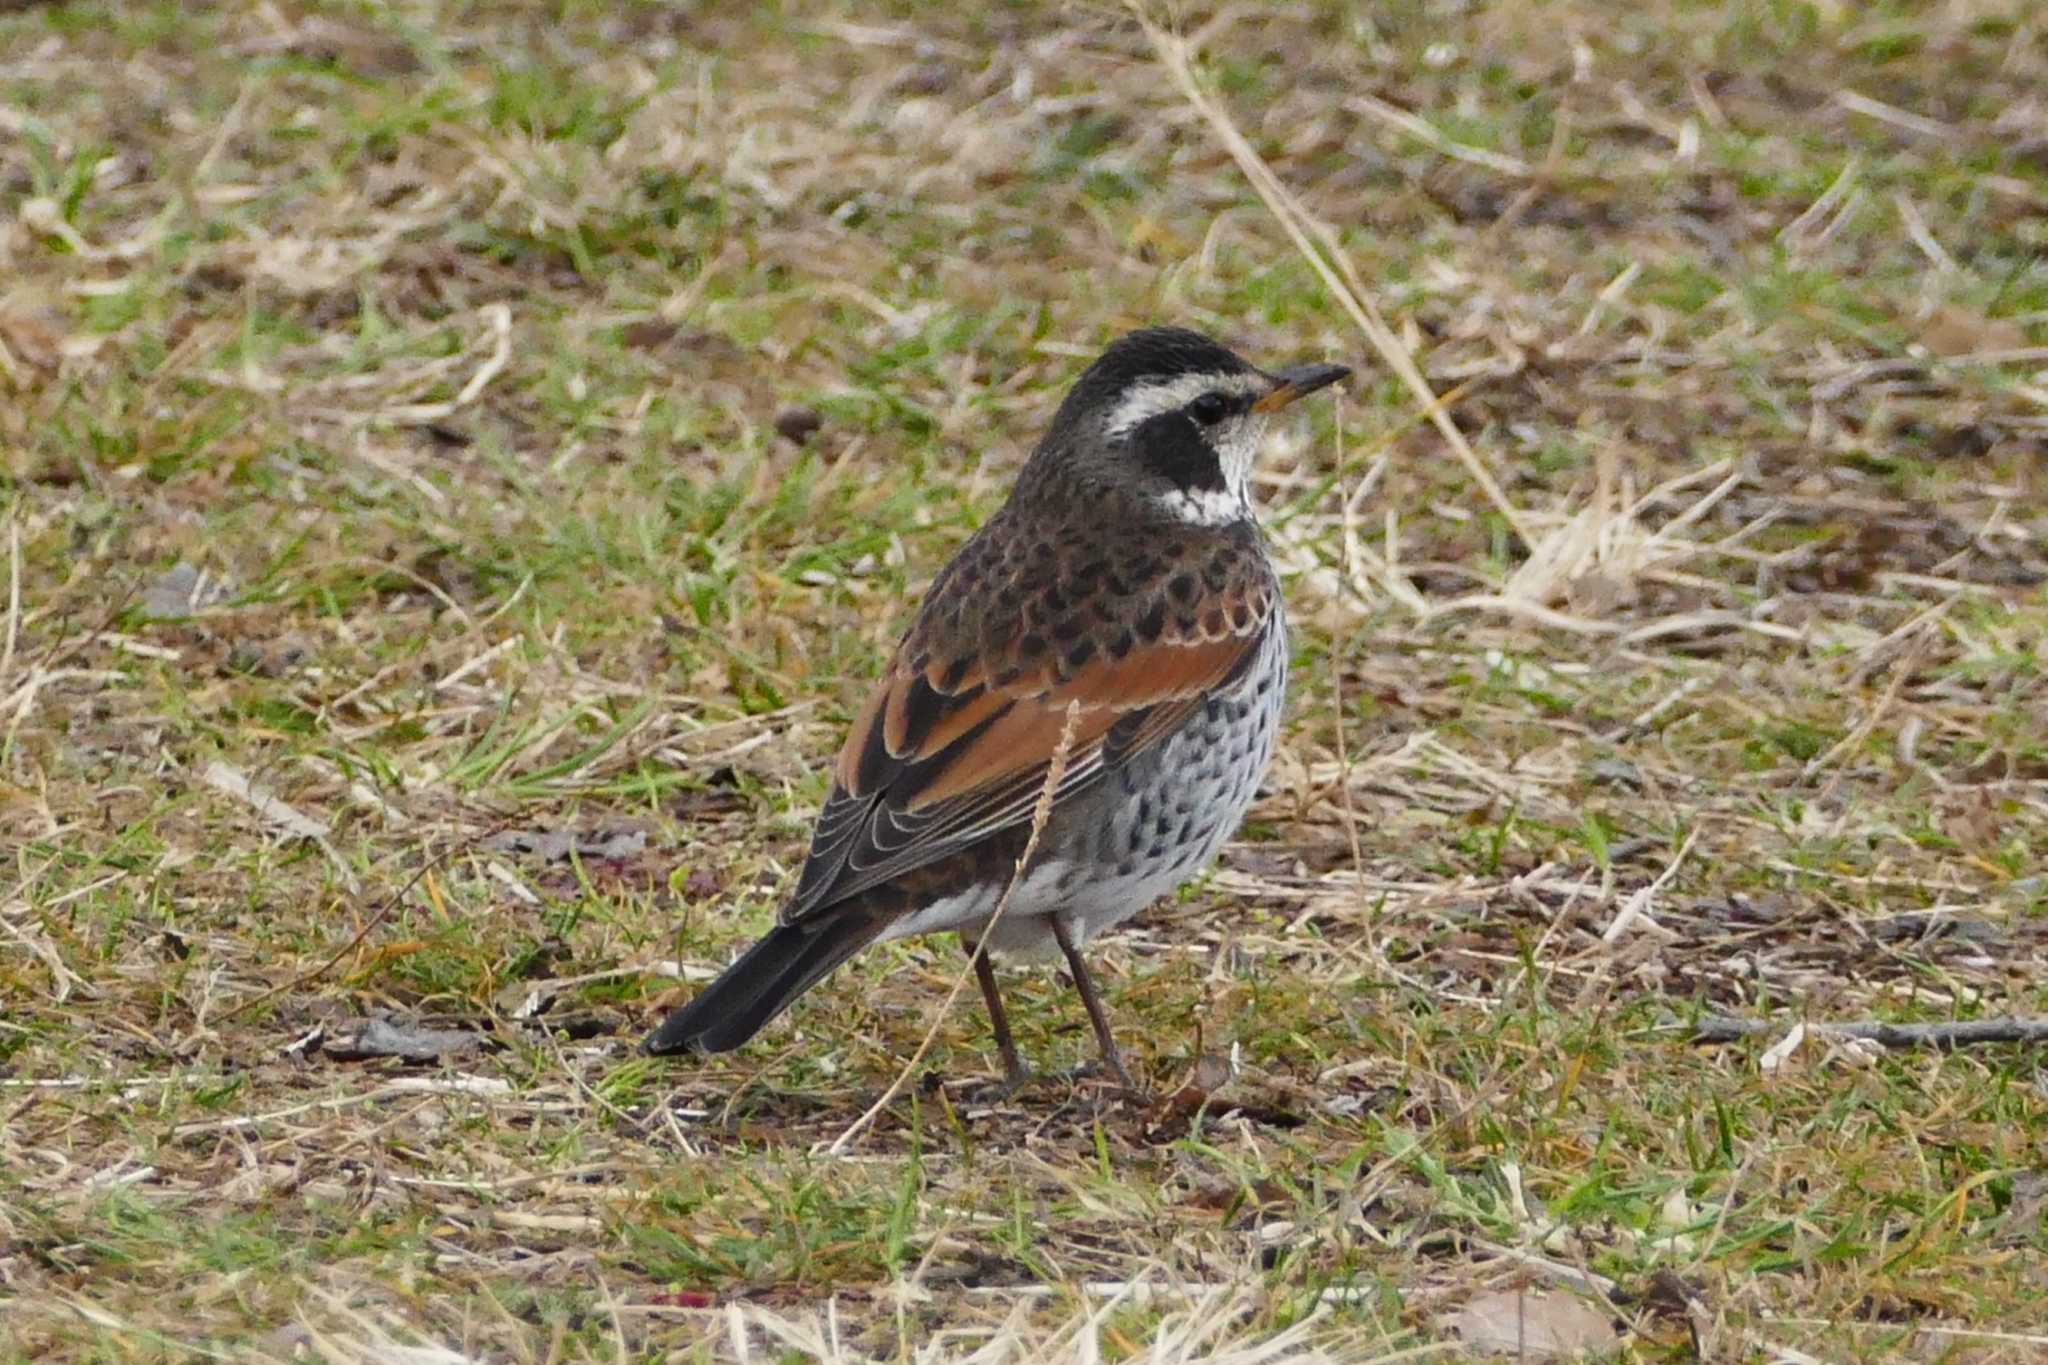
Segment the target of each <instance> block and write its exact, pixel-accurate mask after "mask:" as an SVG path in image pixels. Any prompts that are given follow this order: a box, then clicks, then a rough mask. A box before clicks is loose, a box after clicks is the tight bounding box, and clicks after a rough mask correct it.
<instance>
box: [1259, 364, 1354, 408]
mask: <svg viewBox="0 0 2048 1365" xmlns="http://www.w3.org/2000/svg"><path fill="white" fill-rule="evenodd" d="M1350 377H1351V367H1350V366H1349V365H1329V364H1315V365H1290V366H1288V367H1287V368H1286V369H1284V370H1275V371H1274V372H1273V378H1274V379H1275V380H1277V381H1279V382H1278V383H1276V384H1275V385H1274V387H1273V392H1272V394H1271V395H1270V396H1269V397H1268V398H1266V399H1263V400H1261V402H1260V404H1259V406H1260V408H1261V409H1262V410H1265V411H1272V410H1273V409H1275V408H1283V407H1286V406H1287V405H1288V404H1290V403H1293V402H1294V401H1295V400H1296V399H1299V398H1303V397H1306V396H1307V395H1309V394H1311V393H1314V392H1315V391H1316V390H1317V389H1326V388H1328V387H1329V386H1330V385H1332V384H1334V383H1336V382H1337V381H1338V380H1340V379H1348V378H1350Z"/></svg>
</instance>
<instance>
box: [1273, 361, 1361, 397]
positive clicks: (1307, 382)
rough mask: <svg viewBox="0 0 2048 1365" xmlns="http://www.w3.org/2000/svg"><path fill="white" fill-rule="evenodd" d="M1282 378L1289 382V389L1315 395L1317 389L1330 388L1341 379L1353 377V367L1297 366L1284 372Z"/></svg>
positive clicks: (1281, 373) (1281, 374)
mask: <svg viewBox="0 0 2048 1365" xmlns="http://www.w3.org/2000/svg"><path fill="white" fill-rule="evenodd" d="M1280 377H1281V378H1282V379H1284V380H1286V381H1287V384H1288V387H1289V388H1296V389H1300V390H1301V391H1302V392H1303V393H1313V392H1315V391H1316V390H1317V389H1323V388H1328V387H1329V386H1330V385H1332V384H1335V383H1336V382H1338V381H1339V380H1341V379H1349V378H1350V377H1351V367H1350V366H1349V365H1296V366H1293V367H1292V368H1290V369H1285V370H1282V371H1281V372H1280Z"/></svg>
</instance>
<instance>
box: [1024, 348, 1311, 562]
mask: <svg viewBox="0 0 2048 1365" xmlns="http://www.w3.org/2000/svg"><path fill="white" fill-rule="evenodd" d="M1350 373H1351V371H1350V370H1349V369H1348V368H1346V367H1345V366H1342V365H1321V364H1317V365H1297V366H1293V367H1290V368H1287V369H1281V370H1272V371H1267V370H1261V369H1259V368H1258V367H1257V366H1255V365H1253V364H1251V363H1250V362H1249V361H1246V360H1244V359H1242V358H1241V357H1239V356H1237V355H1236V354H1234V353H1233V352H1231V351H1230V350H1228V349H1226V348H1225V347H1223V346H1219V345H1218V344H1217V343H1215V342H1213V341H1211V340H1209V339H1208V338H1207V337H1205V336H1202V335H1201V334H1200V333H1197V332H1190V331H1187V330H1186V329H1184V328H1179V327H1147V328H1144V329H1143V330H1141V331H1136V332H1131V333H1128V334H1126V335H1124V336H1122V337H1119V338H1117V340H1116V341H1114V342H1112V343H1111V344H1110V347H1109V349H1108V350H1106V351H1104V352H1103V353H1102V355H1101V356H1100V357H1099V358H1098V359H1097V360H1096V361H1095V363H1094V364H1092V365H1090V366H1089V367H1088V369H1087V370H1086V371H1085V372H1084V373H1083V374H1082V376H1081V378H1080V379H1079V380H1078V381H1077V382H1076V383H1075V385H1074V387H1073V389H1072V391H1071V392H1069V393H1068V394H1067V397H1066V401H1065V402H1063V403H1062V404H1061V405H1060V410H1059V413H1058V415H1057V416H1056V417H1054V419H1053V425H1052V430H1051V432H1050V433H1049V434H1048V435H1047V437H1046V441H1045V443H1044V445H1042V446H1041V447H1040V448H1039V452H1038V454H1037V456H1036V457H1034V462H1040V461H1051V462H1054V463H1057V464H1060V465H1064V466H1066V467H1067V468H1068V469H1069V470H1071V471H1072V472H1075V473H1079V474H1082V475H1083V476H1084V477H1085V479H1086V481H1087V482H1088V483H1091V484H1097V485H1099V486H1107V487H1109V488H1113V489H1116V490H1118V491H1120V492H1123V493H1126V494H1129V495H1132V496H1133V497H1134V499H1135V500H1136V501H1138V502H1139V503H1141V504H1144V505H1147V506H1149V507H1156V509H1157V510H1158V511H1159V512H1161V513H1162V514H1163V515H1164V516H1165V517H1166V518H1168V519H1170V520H1174V521H1180V522H1185V523H1188V524H1190V525H1198V526H1220V525H1227V524H1229V523H1231V522H1233V521H1238V520H1241V519H1244V518H1246V517H1249V516H1250V515H1251V500H1250V495H1249V484H1250V479H1251V469H1252V462H1253V460H1254V459H1255V458H1256V457H1257V456H1258V453H1259V444H1260V442H1261V441H1262V440H1263V439H1264V437H1265V434H1266V423H1267V421H1268V419H1270V418H1271V416H1272V415H1273V414H1274V413H1275V412H1278V411H1279V410H1280V409H1281V408H1284V407H1286V406H1287V405H1288V404H1289V403H1292V402H1294V401H1295V400H1296V399H1298V398H1300V397H1302V396H1303V395H1304V394H1309V393H1313V392H1315V391H1316V390H1317V389H1320V388H1324V387H1326V386H1328V385H1330V384H1334V383H1336V382H1337V381H1338V380H1340V379H1342V378H1344V377H1345V376H1346V375H1348V374H1350Z"/></svg>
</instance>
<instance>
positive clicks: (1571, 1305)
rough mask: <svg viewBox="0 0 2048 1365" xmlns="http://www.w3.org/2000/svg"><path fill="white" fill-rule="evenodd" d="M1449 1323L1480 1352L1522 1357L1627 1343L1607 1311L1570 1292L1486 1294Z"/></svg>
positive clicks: (1557, 1355) (1541, 1357)
mask: <svg viewBox="0 0 2048 1365" xmlns="http://www.w3.org/2000/svg"><path fill="white" fill-rule="evenodd" d="M1449 1325H1450V1328H1451V1330H1452V1331H1454V1332H1456V1333H1457V1334H1458V1335H1459V1337H1461V1338H1463V1340H1464V1342H1465V1344H1466V1345H1467V1346H1469V1347H1471V1348H1472V1350H1473V1351H1474V1352H1484V1353H1501V1354H1508V1355H1512V1356H1514V1357H1515V1358H1516V1359H1518V1360H1556V1359H1561V1358H1563V1357H1565V1356H1570V1355H1574V1354H1577V1353H1580V1352H1584V1351H1611V1350H1614V1349H1615V1348H1616V1347H1617V1346H1619V1345H1620V1344H1621V1340H1620V1338H1618V1337H1617V1336H1615V1334H1614V1327H1613V1325H1612V1324H1611V1323H1609V1322H1608V1320H1607V1315H1606V1314H1605V1313H1602V1312H1599V1311H1598V1310H1596V1309H1593V1308H1590V1307H1588V1306H1587V1305H1586V1304H1584V1303H1582V1302H1580V1301H1579V1300H1578V1299H1575V1298H1573V1297H1572V1296H1571V1295H1569V1294H1544V1293H1530V1292H1527V1291H1521V1290H1509V1291H1506V1292H1504V1293H1498V1294H1482V1295H1480V1296H1479V1297H1478V1298H1476V1299H1473V1300H1472V1301H1471V1302H1469V1303H1467V1304H1466V1305H1465V1306H1464V1307H1463V1308H1460V1309H1459V1310H1458V1311H1457V1312H1456V1313H1453V1314H1452V1315H1451V1318H1450V1324H1449Z"/></svg>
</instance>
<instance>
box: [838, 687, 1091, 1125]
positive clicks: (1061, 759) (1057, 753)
mask: <svg viewBox="0 0 2048 1365" xmlns="http://www.w3.org/2000/svg"><path fill="white" fill-rule="evenodd" d="M1080 719H1081V703H1079V702H1077V701H1075V702H1068V703H1067V718H1066V723H1065V724H1064V725H1062V726H1061V727H1060V742H1059V745H1058V746H1057V747H1056V748H1054V749H1053V751H1052V761H1051V762H1050V763H1048V764H1047V765H1046V769H1045V783H1044V785H1043V786H1041V787H1040V788H1039V789H1038V804H1037V805H1036V806H1034V807H1033V808H1032V811H1031V835H1030V837H1029V838H1027V839H1026V840H1025V841H1024V851H1023V852H1022V853H1020V854H1018V855H1017V866H1016V867H1015V868H1013V869H1011V872H1010V880H1009V883H1008V884H1007V885H1006V886H1004V887H1003V894H1002V898H1001V899H1000V900H998V901H997V902H996V908H995V911H994V913H992V914H990V915H989V917H988V922H987V923H986V924H984V925H983V926H982V929H981V941H980V942H978V943H976V944H975V945H974V952H973V953H970V954H969V955H968V963H967V965H965V966H963V967H961V968H960V970H959V971H958V972H957V973H955V974H954V977H953V989H952V990H950V991H948V992H946V999H945V1001H944V1003H942V1004H941V1005H940V1006H939V1009H938V1012H937V1013H936V1014H934V1015H933V1016H932V1022H931V1027H929V1028H927V1029H926V1030H925V1031H924V1038H923V1040H922V1041H920V1042H919V1043H918V1045H917V1051H915V1052H913V1053H911V1054H910V1056H909V1057H908V1058H906V1059H905V1060H904V1063H903V1065H902V1066H901V1067H900V1068H898V1070H897V1072H896V1078H895V1079H894V1080H892V1081H890V1082H889V1088H888V1089H886V1090H884V1091H883V1092H882V1093H881V1095H880V1097H879V1098H877V1099H876V1100H875V1102H874V1103H873V1104H871V1105H869V1106H868V1107H867V1110H866V1112H864V1113H863V1114H862V1115H861V1116H860V1117H859V1118H857V1119H855V1120H854V1121H853V1122H852V1123H849V1124H848V1125H847V1126H846V1131H845V1132H843V1133H841V1134H840V1135H839V1136H838V1137H836V1138H834V1139H833V1140H832V1144H831V1145H830V1146H829V1147H827V1148H826V1149H825V1153H826V1155H828V1156H843V1155H845V1153H846V1148H847V1144H849V1143H851V1142H852V1141H853V1140H854V1139H855V1138H857V1137H859V1136H860V1135H861V1134H862V1133H863V1132H865V1131H867V1128H868V1125H869V1124H871V1123H873V1122H874V1121H875V1117H876V1116H877V1115H878V1114H880V1113H881V1112H882V1111H883V1110H884V1109H886V1108H887V1107H888V1106H889V1105H890V1104H891V1103H893V1102H894V1101H895V1099H896V1097H897V1096H898V1095H900V1094H902V1093H903V1087H905V1086H906V1085H908V1084H910V1077H911V1073H913V1072H914V1071H916V1070H917V1064H918V1063H919V1062H921V1061H923V1060H924V1056H925V1054H926V1053H927V1052H929V1051H931V1046H932V1043H933V1041H934V1040H936V1039H937V1038H938V1036H939V1025H940V1024H942V1023H944V1022H945V1019H946V1016H947V1015H948V1014H950V1013H952V1011H953V1002H954V1001H955V1000H958V999H959V998H960V992H961V990H962V989H963V988H965V986H966V985H967V977H968V973H969V972H971V971H972V970H973V961H974V959H975V958H977V957H979V956H980V955H981V951H982V948H983V947H984V945H986V944H987V942H988V936H989V934H990V933H991V932H993V931H994V929H995V927H996V922H997V921H998V920H1000V919H1001V918H1002V917H1003V912H1004V911H1005V910H1007V909H1009V908H1010V897H1012V896H1013V895H1015V894H1016V893H1017V887H1018V885H1019V884H1020V883H1021V882H1023V880H1024V869H1025V868H1027V867H1029V866H1030V865H1031V859H1032V856H1033V855H1034V854H1036V853H1037V852H1038V840H1039V836H1040V835H1042V834H1044V833H1045V823H1046V821H1047V820H1049V819H1050V818H1051V817H1052V801H1053V794H1054V793H1055V792H1057V791H1058V790H1059V786H1060V782H1061V780H1062V779H1063V778H1064V777H1065V776H1066V772H1067V755H1068V754H1069V753H1070V752H1071V751H1072V749H1073V746H1074V729H1075V726H1076V725H1077V724H1078V723H1079V722H1080Z"/></svg>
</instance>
